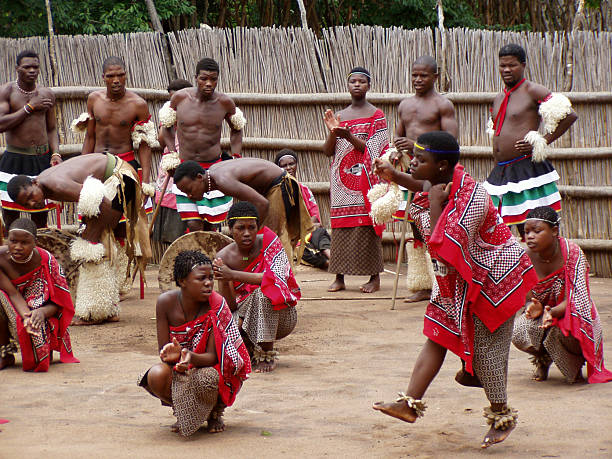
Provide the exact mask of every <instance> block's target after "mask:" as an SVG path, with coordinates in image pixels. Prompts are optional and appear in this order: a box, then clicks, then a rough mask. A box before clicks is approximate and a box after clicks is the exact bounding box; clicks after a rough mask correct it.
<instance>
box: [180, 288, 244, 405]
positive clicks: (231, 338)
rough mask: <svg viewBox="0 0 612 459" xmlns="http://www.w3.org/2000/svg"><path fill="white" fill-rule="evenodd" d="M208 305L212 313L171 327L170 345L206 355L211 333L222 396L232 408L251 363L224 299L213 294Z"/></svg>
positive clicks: (224, 401) (220, 394)
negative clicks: (174, 344) (215, 351)
mask: <svg viewBox="0 0 612 459" xmlns="http://www.w3.org/2000/svg"><path fill="white" fill-rule="evenodd" d="M208 301H209V303H210V310H209V311H208V312H207V313H206V314H204V315H202V316H200V317H197V318H196V319H194V320H192V321H191V322H187V323H184V324H183V325H180V326H178V327H170V342H171V341H172V339H173V338H176V340H177V341H178V342H179V343H180V345H181V347H185V348H187V349H189V350H190V351H192V352H195V353H196V354H203V353H205V352H206V344H207V342H208V336H209V334H210V332H211V330H212V332H213V333H214V336H215V348H216V350H217V359H218V361H219V362H218V363H217V364H216V365H215V369H216V370H217V372H218V373H219V396H220V397H221V400H222V401H223V403H224V404H225V405H226V406H231V405H232V403H234V400H235V399H236V395H237V394H238V391H239V390H240V388H241V387H242V383H243V382H244V381H245V380H246V379H247V378H248V376H249V373H250V372H251V359H250V358H249V353H248V351H247V349H246V346H245V345H244V342H243V341H242V336H240V331H238V326H237V325H236V322H234V319H233V316H232V312H231V311H230V309H229V307H228V306H227V303H226V302H225V298H223V297H222V296H221V295H219V294H218V293H217V292H213V293H212V294H211V295H210V298H209V300H208Z"/></svg>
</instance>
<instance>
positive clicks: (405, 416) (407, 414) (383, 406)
mask: <svg viewBox="0 0 612 459" xmlns="http://www.w3.org/2000/svg"><path fill="white" fill-rule="evenodd" d="M372 408H374V409H375V410H376V411H380V412H382V413H384V414H386V415H388V416H391V417H394V418H397V419H400V420H402V421H406V422H410V423H412V422H414V421H416V418H417V415H416V412H415V411H414V410H413V409H412V408H409V407H408V405H406V402H404V401H402V402H393V403H384V402H376V403H374V404H373V405H372Z"/></svg>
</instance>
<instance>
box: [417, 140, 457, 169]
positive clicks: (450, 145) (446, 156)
mask: <svg viewBox="0 0 612 459" xmlns="http://www.w3.org/2000/svg"><path fill="white" fill-rule="evenodd" d="M417 143H419V144H421V145H427V146H428V147H429V148H430V149H431V150H435V152H432V153H431V154H432V156H433V158H434V160H435V161H442V160H446V161H448V164H449V165H450V166H451V167H454V166H455V164H457V163H458V162H459V143H458V142H457V139H455V137H454V136H453V135H452V134H451V133H449V132H446V131H432V132H426V133H424V134H421V135H420V136H419V138H418V139H417ZM447 151H448V153H445V152H447ZM438 152H441V153H438Z"/></svg>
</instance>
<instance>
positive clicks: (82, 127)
mask: <svg viewBox="0 0 612 459" xmlns="http://www.w3.org/2000/svg"><path fill="white" fill-rule="evenodd" d="M89 118H91V117H90V116H89V113H87V112H83V113H81V114H80V115H79V117H78V118H76V119H73V120H72V123H70V130H71V131H72V132H74V133H75V134H81V133H83V132H85V131H87V121H89Z"/></svg>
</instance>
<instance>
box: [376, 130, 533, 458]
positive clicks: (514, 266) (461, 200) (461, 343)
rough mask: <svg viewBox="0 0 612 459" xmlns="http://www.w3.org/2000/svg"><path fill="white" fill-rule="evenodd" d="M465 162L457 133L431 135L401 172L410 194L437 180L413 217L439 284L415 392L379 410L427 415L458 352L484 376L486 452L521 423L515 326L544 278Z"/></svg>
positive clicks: (408, 417) (411, 388)
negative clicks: (510, 391)
mask: <svg viewBox="0 0 612 459" xmlns="http://www.w3.org/2000/svg"><path fill="white" fill-rule="evenodd" d="M458 160H459V144H458V143H457V141H456V140H455V138H454V137H453V136H452V135H451V134H449V133H447V132H440V131H436V132H429V133H425V134H422V135H420V136H419V137H418V139H417V143H415V144H414V158H413V160H412V162H411V166H410V172H411V174H403V173H397V175H396V180H397V183H399V184H402V185H404V186H406V187H407V188H409V189H410V187H411V184H410V181H411V180H414V179H416V180H427V181H428V182H430V183H426V184H425V186H424V190H425V191H424V192H421V193H417V195H416V196H415V198H414V200H413V202H412V204H411V206H410V214H411V216H412V217H413V218H414V221H415V223H416V225H417V227H418V228H419V231H420V232H421V234H422V235H423V236H424V238H425V241H426V243H427V249H428V250H429V253H430V255H431V258H432V263H433V265H434V272H435V274H436V282H435V283H434V288H433V291H432V296H431V300H430V303H429V305H428V306H427V310H426V312H425V326H424V330H423V331H424V333H425V336H427V341H426V342H425V346H424V347H423V349H422V351H421V353H420V354H419V357H418V359H417V362H416V363H415V366H414V369H413V372H412V376H411V378H410V384H409V385H408V389H407V391H406V393H403V392H402V393H400V398H398V399H397V401H396V402H392V403H383V402H379V403H375V404H374V406H373V408H374V409H375V410H378V411H381V412H383V413H385V414H387V415H389V416H393V417H395V418H398V419H400V420H402V421H406V422H414V421H416V419H417V418H418V417H420V416H422V415H423V412H424V411H425V403H424V402H423V401H422V400H421V398H422V397H423V395H424V394H425V391H426V390H427V388H428V387H429V385H430V384H431V382H432V381H433V379H434V378H435V376H436V374H437V373H438V371H439V370H440V367H441V366H442V363H443V362H444V357H445V356H446V351H447V350H451V351H452V352H454V353H455V354H457V355H458V356H459V357H461V359H463V360H464V361H465V365H466V370H467V371H468V372H470V373H474V375H475V376H477V377H478V378H479V379H480V381H481V382H482V386H483V387H484V390H485V394H486V396H487V398H488V399H489V402H490V406H488V407H486V408H485V409H484V416H485V417H486V419H487V422H488V423H489V424H490V425H491V427H490V429H489V431H488V432H487V433H486V435H485V437H484V440H483V441H482V444H481V446H482V447H483V448H487V447H489V446H491V445H492V444H494V443H499V442H501V441H503V440H505V439H506V437H507V436H508V435H509V434H510V432H511V431H512V429H514V427H515V426H516V419H517V417H518V414H517V411H516V410H515V409H512V408H511V407H510V406H508V404H507V395H506V384H507V372H508V354H509V351H510V340H511V337H512V325H513V323H514V314H515V313H516V311H518V310H519V309H520V308H521V307H522V306H523V304H524V301H525V297H526V295H527V292H529V290H530V289H531V287H532V286H533V285H535V283H536V282H537V276H536V274H535V271H534V269H533V266H532V264H531V262H530V260H529V257H528V256H527V254H526V253H525V251H524V250H523V249H522V248H521V246H520V245H519V243H518V242H517V241H516V239H515V238H514V236H512V234H511V232H510V229H509V228H508V227H507V226H505V225H503V224H500V220H499V214H498V213H497V211H496V210H495V207H494V206H493V203H492V202H491V199H490V198H489V196H488V195H487V193H486V192H485V191H484V189H483V188H482V186H481V185H479V184H478V183H476V182H475V181H474V179H472V178H471V177H470V176H469V175H468V174H467V173H465V172H464V170H463V166H461V165H459V164H457V162H458ZM383 178H385V179H388V178H390V177H383Z"/></svg>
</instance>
